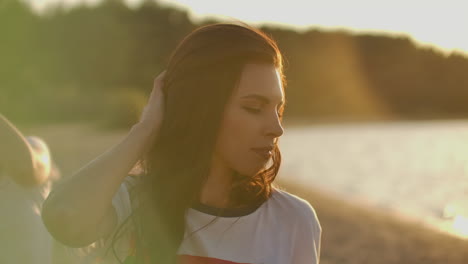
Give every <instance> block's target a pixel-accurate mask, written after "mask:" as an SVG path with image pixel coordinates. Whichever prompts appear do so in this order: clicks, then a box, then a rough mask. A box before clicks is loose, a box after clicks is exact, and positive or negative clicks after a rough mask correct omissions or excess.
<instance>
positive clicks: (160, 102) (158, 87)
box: [138, 71, 166, 135]
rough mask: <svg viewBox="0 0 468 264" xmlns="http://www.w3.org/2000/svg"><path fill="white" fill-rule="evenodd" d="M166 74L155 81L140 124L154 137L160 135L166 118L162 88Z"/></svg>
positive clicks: (162, 74)
mask: <svg viewBox="0 0 468 264" xmlns="http://www.w3.org/2000/svg"><path fill="white" fill-rule="evenodd" d="M165 74H166V71H163V72H162V73H160V74H159V75H158V76H157V77H156V78H155V79H154V85H153V90H152V91H151V95H150V97H149V100H148V103H147V104H146V106H145V108H144V109H143V113H142V114H141V117H140V122H139V123H138V125H140V126H142V127H144V128H145V129H147V130H149V131H150V133H151V134H152V135H157V134H158V132H159V129H160V127H161V124H162V121H163V118H164V93H163V90H162V86H163V80H164V76H165Z"/></svg>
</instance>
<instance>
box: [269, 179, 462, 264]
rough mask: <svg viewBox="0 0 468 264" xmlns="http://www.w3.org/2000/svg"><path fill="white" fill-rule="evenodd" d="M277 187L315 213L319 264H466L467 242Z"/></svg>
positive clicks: (298, 188)
mask: <svg viewBox="0 0 468 264" xmlns="http://www.w3.org/2000/svg"><path fill="white" fill-rule="evenodd" d="M277 184H278V185H279V186H280V187H281V188H282V189H284V190H286V191H288V192H290V193H292V194H295V195H297V196H299V197H301V198H303V199H305V200H307V201H309V203H310V204H311V205H312V206H313V207H314V209H315V210H316V212H317V215H318V217H319V220H320V223H321V225H322V229H323V233H322V245H321V260H320V263H321V264H358V263H359V264H363V263H379V264H390V263H392V264H393V263H395V264H396V263H411V264H423V263H424V264H430V263H441V264H442V263H444V264H466V263H468V240H465V239H462V238H459V237H456V236H453V235H449V234H446V233H443V232H442V231H437V230H434V229H431V228H429V227H425V226H422V225H421V224H418V223H417V222H413V221H409V220H408V219H400V218H397V217H396V216H394V215H391V214H390V213H385V212H383V211H380V210H373V209H371V208H369V207H365V206H360V205H358V204H351V203H349V202H346V201H343V200H339V199H337V198H333V197H331V196H330V195H328V194H326V193H323V192H320V191H319V190H314V189H312V190H310V189H308V188H305V187H303V186H300V185H298V184H294V183H291V182H287V181H284V180H281V181H278V182H277Z"/></svg>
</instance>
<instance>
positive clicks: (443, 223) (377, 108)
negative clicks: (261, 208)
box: [0, 0, 468, 263]
mask: <svg viewBox="0 0 468 264" xmlns="http://www.w3.org/2000/svg"><path fill="white" fill-rule="evenodd" d="M467 10H468V4H465V3H464V2H463V1H456V0H447V1H403V0H401V1H397V0H393V1H363V0H359V1H338V0H333V1H331V0H330V1H318V0H310V1H299V0H289V1H247V0H237V1H207V0H198V1H190V0H183V1H170V0H159V1H153V0H23V1H21V0H2V1H0V89H1V94H0V112H1V113H3V114H4V115H5V116H7V117H8V118H10V119H11V120H12V121H13V122H16V123H18V124H20V127H21V128H23V129H25V131H27V132H30V133H36V134H40V135H41V136H42V137H44V138H46V139H48V141H49V143H50V145H51V149H52V152H53V154H55V156H56V159H57V161H58V164H59V165H60V166H61V167H62V171H63V172H64V175H65V176H66V175H68V174H69V173H71V172H72V171H74V170H75V169H77V168H79V167H80V166H81V165H83V163H84V162H86V161H88V160H89V159H91V158H93V157H94V156H96V155H97V154H99V153H100V152H101V151H103V150H104V149H106V148H107V147H109V146H110V145H112V144H113V143H115V142H117V141H118V140H119V138H121V136H122V135H123V134H124V131H125V129H128V128H129V127H130V126H131V125H132V124H134V123H135V122H136V121H137V120H138V117H139V114H140V112H141V110H142V108H143V107H144V105H145V103H146V100H147V96H148V94H149V92H150V91H151V88H152V81H153V79H154V77H155V76H157V75H158V74H159V73H160V72H161V71H162V70H164V66H165V63H166V62H167V60H168V58H169V55H170V53H171V52H172V51H173V49H174V48H175V46H176V45H177V43H178V42H179V41H180V40H181V39H182V38H183V37H184V36H185V35H186V34H188V33H189V32H190V31H192V30H193V29H194V28H196V27H197V26H200V25H203V24H207V23H213V22H223V21H224V22H234V21H235V20H236V19H240V20H242V21H244V22H247V23H250V24H251V25H254V26H258V27H259V28H261V29H262V30H263V31H265V32H267V33H268V34H269V35H271V36H272V37H273V38H274V39H275V40H276V41H277V42H278V45H279V47H280V49H281V50H282V52H283V54H284V57H285V60H286V64H285V74H286V77H287V83H288V84H287V87H286V101H287V105H286V110H285V117H284V121H285V127H286V132H285V134H284V136H283V137H282V138H281V140H280V145H281V150H282V153H283V160H284V161H283V163H282V168H281V171H280V176H279V179H280V180H283V181H285V182H289V183H297V184H299V185H301V186H303V187H304V186H305V187H306V188H307V189H308V190H319V191H320V192H323V193H327V195H331V197H336V198H337V199H339V200H346V201H347V202H351V203H352V204H359V205H361V206H365V207H369V208H372V210H375V211H379V212H384V213H389V214H391V215H392V216H397V217H398V218H399V219H405V220H409V221H412V222H415V223H417V224H418V225H419V224H422V225H423V226H426V227H428V228H429V229H430V230H433V231H435V232H436V231H437V232H439V231H442V232H443V233H447V234H449V235H450V236H453V237H456V239H461V240H463V239H468V74H467V73H468V34H466V29H467V27H468V16H466V15H465V13H466V11H467ZM96 127H99V129H97V128H96ZM102 128H105V129H106V130H102ZM71 138H73V139H74V140H73V142H70V139H71ZM83 142H92V144H88V147H87V145H86V144H83ZM89 145H92V147H89ZM316 199H319V198H316ZM311 203H312V204H314V203H313V201H312V202H311ZM325 207H326V206H325ZM318 213H319V217H320V213H321V211H318ZM325 213H326V212H325V210H324V211H323V214H324V216H325ZM325 218H326V217H324V219H325ZM362 221H366V219H364V218H363V219H362ZM324 224H325V225H326V223H324ZM425 232H426V231H425ZM325 234H326V233H325ZM332 244H333V243H332V242H331V239H328V238H327V237H326V236H325V245H326V246H330V247H331V245H332ZM464 245H465V246H466V245H468V244H464ZM465 249H466V248H465ZM325 250H327V248H326V247H325ZM327 252H328V251H325V253H324V263H364V262H365V261H364V262H362V261H361V262H352V261H348V262H339V261H332V259H333V254H332V253H330V254H329V253H327ZM335 252H337V251H335ZM457 253H459V254H458V256H459V257H460V256H461V257H460V258H462V259H463V260H467V261H468V256H467V253H466V250H464V251H463V252H462V251H457ZM455 255H457V254H455ZM422 260H424V259H422ZM429 262H430V261H429ZM429 262H425V263H429ZM370 263H372V262H370ZM381 263H383V262H381ZM389 263H390V262H389ZM395 263H397V262H395ZM412 263H416V262H412ZM445 263H449V262H445ZM450 263H455V262H450ZM457 263H458V262H457ZM460 263H462V262H460ZM465 263H466V262H465Z"/></svg>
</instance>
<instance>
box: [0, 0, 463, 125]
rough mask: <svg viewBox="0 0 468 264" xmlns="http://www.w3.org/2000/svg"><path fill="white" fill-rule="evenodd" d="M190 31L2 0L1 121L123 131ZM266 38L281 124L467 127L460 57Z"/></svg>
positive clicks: (341, 38)
mask: <svg viewBox="0 0 468 264" xmlns="http://www.w3.org/2000/svg"><path fill="white" fill-rule="evenodd" d="M210 22H215V21H210ZM204 23H208V22H204ZM196 26H197V25H194V24H193V23H192V22H191V21H190V20H189V18H188V16H187V14H186V13H185V12H183V11H180V10H177V9H173V8H169V7H163V6H160V5H159V4H158V3H157V2H154V1H151V0H146V1H144V2H143V4H142V5H140V6H139V7H137V8H133V9H132V8H129V7H128V6H126V5H125V4H124V3H123V2H122V1H120V0H107V1H103V2H102V3H101V4H100V5H98V6H95V7H87V6H79V7H76V8H73V9H70V10H65V9H62V8H61V7H59V6H57V7H55V8H51V9H49V10H48V12H47V13H45V14H43V15H38V14H35V13H34V12H33V11H31V10H30V8H29V7H28V6H27V5H25V4H23V2H21V1H19V0H9V1H7V2H5V3H4V4H2V5H1V6H0V58H1V60H0V90H1V96H0V112H2V113H4V114H7V115H8V116H10V117H11V118H13V119H15V120H21V121H24V122H45V121H55V122H60V121H80V120H94V121H96V122H100V123H105V124H106V125H107V126H110V127H122V126H130V125H131V124H132V123H133V122H135V121H136V120H138V115H139V113H140V111H141V109H142V107H143V106H144V104H145V103H146V96H147V95H149V92H150V91H151V87H152V82H153V79H154V77H156V76H157V75H158V74H159V73H160V72H161V71H162V70H163V69H164V68H165V65H166V63H167V60H168V58H169V56H170V54H171V52H172V51H173V49H174V48H175V47H176V45H177V44H178V43H179V41H180V40H181V39H182V38H183V37H184V36H185V35H186V34H187V33H189V32H190V31H191V30H193V29H194V28H195V27H196ZM262 29H263V30H264V31H266V32H267V33H268V34H270V35H271V36H272V37H273V38H274V39H275V40H277V41H278V44H279V46H280V48H281V50H282V51H283V54H284V56H285V66H286V71H285V72H286V76H287V82H288V85H287V88H286V89H287V90H286V91H287V92H286V95H287V107H286V111H285V118H286V119H305V120H310V121H347V120H351V121H354V120H366V121H369V120H389V119H428V118H467V117H468V104H467V103H466V98H468V75H466V72H468V60H467V58H466V57H464V56H463V55H461V54H456V53H453V54H450V55H448V56H445V55H443V54H442V53H440V52H437V51H435V50H432V49H428V48H421V47H418V46H416V45H415V44H414V43H413V42H412V41H411V40H410V39H408V38H407V37H393V38H390V37H385V36H377V35H353V34H350V33H348V32H344V31H336V32H322V31H318V30H314V29H310V30H308V31H306V32H303V33H298V32H295V31H292V30H285V29H278V28H271V27H265V28H262Z"/></svg>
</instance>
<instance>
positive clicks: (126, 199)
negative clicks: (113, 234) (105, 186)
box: [112, 176, 132, 227]
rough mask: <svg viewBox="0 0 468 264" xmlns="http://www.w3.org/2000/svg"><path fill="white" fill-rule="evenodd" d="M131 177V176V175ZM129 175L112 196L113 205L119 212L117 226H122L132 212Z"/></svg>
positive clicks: (116, 211) (117, 212)
mask: <svg viewBox="0 0 468 264" xmlns="http://www.w3.org/2000/svg"><path fill="white" fill-rule="evenodd" d="M129 177H131V176H129ZM129 177H127V178H126V179H125V180H124V182H122V184H120V187H119V189H118V190H117V192H116V193H115V195H114V197H113V198H112V206H113V207H114V209H115V213H116V214H117V227H118V226H120V225H121V224H122V223H123V222H124V221H125V219H127V217H129V216H130V214H131V213H132V205H131V201H130V193H129V179H128V178H129Z"/></svg>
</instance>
